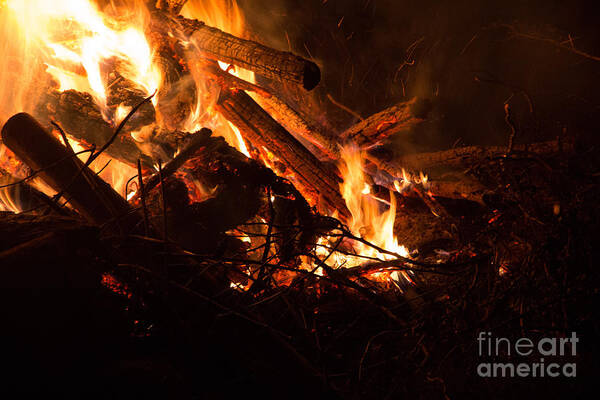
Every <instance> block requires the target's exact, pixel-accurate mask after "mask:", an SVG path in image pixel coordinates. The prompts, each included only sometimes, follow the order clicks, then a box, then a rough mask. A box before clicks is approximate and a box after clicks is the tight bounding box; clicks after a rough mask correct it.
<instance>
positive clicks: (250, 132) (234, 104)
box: [217, 91, 348, 216]
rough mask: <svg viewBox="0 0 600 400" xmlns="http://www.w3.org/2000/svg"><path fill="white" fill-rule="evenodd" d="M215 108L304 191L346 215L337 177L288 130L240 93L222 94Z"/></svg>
mask: <svg viewBox="0 0 600 400" xmlns="http://www.w3.org/2000/svg"><path fill="white" fill-rule="evenodd" d="M217 108H218V110H219V112H220V113H221V114H223V115H224V116H225V117H226V118H227V119H228V120H229V121H231V122H232V123H233V124H234V125H236V126H237V127H238V128H239V129H240V131H241V132H242V133H243V135H244V137H245V138H246V140H247V141H249V142H250V143H252V144H253V145H254V146H256V147H259V148H260V147H265V148H266V149H268V150H269V151H270V152H271V153H273V154H274V155H275V157H277V158H278V159H279V160H280V161H281V162H282V163H284V164H285V166H286V167H287V168H288V169H289V170H290V171H292V172H293V175H294V177H295V178H296V179H297V180H298V181H299V183H300V184H301V187H302V188H303V190H305V191H307V192H309V193H308V194H309V196H308V197H311V198H314V199H319V200H322V202H323V203H324V204H325V205H326V206H327V207H329V208H330V209H331V210H338V211H339V212H340V213H341V215H343V216H347V215H348V210H347V208H346V205H345V202H344V199H343V198H342V196H341V195H340V193H339V183H340V178H339V177H338V176H336V175H335V174H334V173H332V172H331V171H330V170H328V168H327V167H326V166H325V165H324V164H322V163H321V162H320V161H319V160H318V159H317V158H316V157H315V156H314V155H313V154H312V153H311V152H310V151H308V150H307V149H306V147H304V146H303V145H302V144H301V143H300V142H299V141H298V140H297V139H295V138H294V137H293V136H292V135H291V134H290V133H289V132H288V131H286V130H285V129H284V128H283V127H282V126H281V125H279V124H278V123H277V122H276V121H275V120H274V119H273V118H272V117H271V116H270V115H269V114H268V113H267V112H265V111H264V110H263V109H262V108H261V107H260V106H259V105H258V104H257V103H256V102H255V101H254V100H253V99H252V98H251V97H250V96H248V95H247V94H246V93H245V92H243V91H236V92H233V91H224V92H222V94H221V97H220V99H219V102H218V104H217Z"/></svg>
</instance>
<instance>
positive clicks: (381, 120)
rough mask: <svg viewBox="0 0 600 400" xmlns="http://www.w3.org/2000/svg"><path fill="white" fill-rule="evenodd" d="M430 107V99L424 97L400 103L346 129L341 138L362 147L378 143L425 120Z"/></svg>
mask: <svg viewBox="0 0 600 400" xmlns="http://www.w3.org/2000/svg"><path fill="white" fill-rule="evenodd" d="M429 108H430V105H429V101H427V100H424V99H417V98H413V99H412V100H410V101H407V102H404V103H398V104H396V105H394V106H392V107H390V108H387V109H385V110H383V111H381V112H378V113H377V114H373V115H371V116H370V117H369V118H366V119H364V120H362V121H360V122H359V123H357V124H356V125H353V126H351V127H350V128H348V129H346V130H345V131H344V132H342V134H341V135H340V138H341V140H342V141H346V142H354V143H356V144H357V145H359V146H361V147H370V146H373V145H377V144H379V143H380V142H381V141H382V140H385V139H386V138H388V137H390V136H391V135H393V134H395V133H398V132H402V131H407V130H409V129H411V128H413V127H414V126H416V125H417V124H419V123H421V122H423V120H424V118H425V117H426V115H427V113H428V112H429Z"/></svg>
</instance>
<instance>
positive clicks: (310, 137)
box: [258, 93, 340, 160]
mask: <svg viewBox="0 0 600 400" xmlns="http://www.w3.org/2000/svg"><path fill="white" fill-rule="evenodd" d="M258 94H259V95H260V93H258ZM258 102H259V103H260V105H261V106H262V107H263V108H264V109H265V111H267V112H268V113H269V114H271V115H272V116H273V118H275V119H276V120H277V121H278V122H279V123H280V124H281V125H283V126H284V127H285V128H287V129H288V130H289V131H291V132H293V133H295V134H296V135H298V136H300V137H301V138H302V139H304V140H306V141H307V142H309V143H310V144H312V145H314V147H316V148H317V149H318V150H319V151H320V152H321V153H323V154H325V155H326V156H327V157H328V158H330V159H331V160H337V159H338V158H339V153H340V145H339V142H338V138H337V137H334V136H332V135H330V134H329V133H327V132H326V131H325V129H324V128H323V127H321V126H320V125H318V124H312V123H310V122H309V121H307V120H306V119H305V118H304V117H302V115H300V113H299V112H297V111H296V110H294V109H293V108H292V107H290V106H289V105H288V104H287V103H286V102H285V101H283V100H281V99H280V98H279V97H278V96H277V95H270V96H262V95H261V98H260V99H259V101H258Z"/></svg>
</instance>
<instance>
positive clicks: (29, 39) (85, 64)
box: [7, 0, 162, 119]
mask: <svg viewBox="0 0 600 400" xmlns="http://www.w3.org/2000/svg"><path fill="white" fill-rule="evenodd" d="M7 7H8V9H10V10H11V11H12V14H13V18H14V19H15V20H16V21H19V23H18V26H19V27H20V28H21V29H20V30H19V36H20V37H21V38H22V40H23V41H24V43H25V44H26V48H28V49H30V50H33V52H34V53H36V54H37V55H38V56H39V57H41V59H42V61H43V63H44V64H45V65H46V67H47V69H46V70H47V72H48V73H49V74H50V75H52V77H54V78H55V80H56V81H57V82H58V83H59V90H61V91H64V90H68V89H75V90H78V91H81V92H87V93H89V94H91V95H92V96H93V98H94V100H95V101H96V103H97V104H98V106H99V107H100V110H101V111H102V114H103V115H104V116H105V117H106V118H107V119H109V118H110V116H111V114H112V112H111V110H110V109H109V106H108V104H107V81H108V77H107V74H106V73H103V71H102V70H103V67H104V65H105V64H106V63H108V62H109V61H115V62H118V65H119V69H118V73H119V74H120V75H121V76H122V77H123V78H125V79H128V80H130V81H132V82H134V83H135V84H136V86H137V87H138V88H140V89H142V90H143V91H144V92H145V94H146V95H150V94H152V93H154V92H155V91H156V90H158V89H159V87H160V84H161V80H162V73H161V71H160V69H159V68H158V66H157V65H155V63H154V61H153V53H152V50H151V48H150V45H149V44H148V41H147V40H146V37H145V35H144V26H145V24H146V18H147V17H146V15H145V13H143V12H139V11H140V10H144V8H140V7H137V8H135V9H125V10H123V9H119V14H120V18H119V19H118V20H117V19H116V18H110V17H109V16H107V15H106V14H104V13H103V12H102V11H101V10H99V9H98V8H97V7H96V5H95V4H94V3H93V2H92V1H90V0H80V1H70V0H55V1H52V2H48V1H46V0H27V1H23V0H8V1H7ZM134 11H135V12H134Z"/></svg>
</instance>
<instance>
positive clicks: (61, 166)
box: [2, 113, 137, 227]
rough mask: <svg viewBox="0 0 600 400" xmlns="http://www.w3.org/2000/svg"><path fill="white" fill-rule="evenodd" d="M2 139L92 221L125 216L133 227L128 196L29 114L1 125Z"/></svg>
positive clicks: (126, 220) (125, 219) (99, 221)
mask: <svg viewBox="0 0 600 400" xmlns="http://www.w3.org/2000/svg"><path fill="white" fill-rule="evenodd" d="M2 140H3V141H4V144H5V145H6V146H7V147H8V148H9V149H10V150H12V151H13V152H14V153H15V154H16V155H17V156H18V157H19V158H20V159H21V160H22V161H23V162H25V163H26V164H27V165H28V166H29V167H30V168H32V169H33V170H34V171H36V172H39V175H40V176H41V178H42V179H43V180H44V181H45V182H46V183H47V184H49V185H50V186H51V187H52V188H53V189H54V190H56V191H58V192H61V193H64V194H65V195H66V197H67V199H68V200H69V202H70V203H71V204H72V205H73V207H74V208H75V209H77V211H79V212H80V213H81V214H83V215H84V216H85V217H86V218H87V219H88V220H90V221H91V222H93V223H96V224H105V223H107V222H111V221H116V222H117V224H119V223H120V222H121V221H120V220H121V219H123V218H124V221H123V222H124V224H123V225H122V227H131V226H132V223H134V222H136V221H134V220H136V219H137V218H136V216H135V215H134V214H132V212H131V209H130V207H129V205H128V204H127V202H126V201H125V199H123V198H122V197H121V196H119V195H118V194H117V193H116V192H115V191H114V190H113V189H112V188H111V187H110V185H109V184H107V183H106V182H104V181H103V180H102V179H100V178H99V177H98V176H97V175H96V174H95V173H94V172H92V171H91V170H90V169H89V168H88V167H87V166H86V165H85V164H84V163H83V162H82V161H81V160H79V159H78V158H77V157H76V155H75V154H73V153H72V152H71V151H70V150H69V149H67V148H66V147H64V146H63V145H62V144H61V143H60V142H59V141H58V140H57V139H56V138H55V137H53V136H52V135H51V134H50V133H48V132H47V131H46V130H45V129H44V128H43V127H42V126H41V125H40V124H39V123H38V122H37V121H36V120H35V119H34V118H33V117H32V116H30V115H29V114H25V113H21V114H17V115H14V116H13V117H11V118H10V119H9V120H8V121H7V122H6V124H5V125H4V127H3V128H2Z"/></svg>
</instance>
